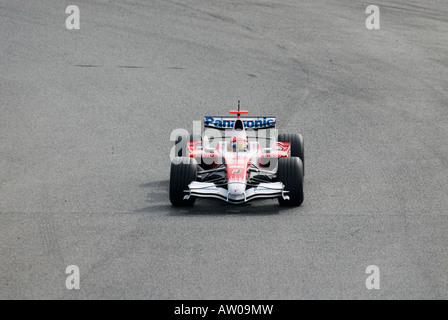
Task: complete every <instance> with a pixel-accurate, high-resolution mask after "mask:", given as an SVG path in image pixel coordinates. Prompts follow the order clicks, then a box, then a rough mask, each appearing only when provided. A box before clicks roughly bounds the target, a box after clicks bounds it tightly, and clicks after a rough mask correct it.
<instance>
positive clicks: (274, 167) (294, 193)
mask: <svg viewBox="0 0 448 320" xmlns="http://www.w3.org/2000/svg"><path fill="white" fill-rule="evenodd" d="M230 114H235V115H236V118H234V117H229V116H227V117H225V116H219V117H216V116H208V117H204V121H203V133H202V134H196V135H194V134H193V135H192V134H186V133H185V134H181V135H179V136H177V139H176V142H175V148H174V155H175V157H173V158H172V161H171V173H170V201H171V203H172V205H174V206H191V205H193V203H194V202H195V200H196V198H199V197H203V198H217V199H221V200H224V201H226V202H229V203H235V204H240V203H246V202H248V201H250V200H253V199H258V198H278V201H279V203H280V205H284V206H300V205H301V204H302V202H303V177H304V174H305V171H304V170H305V168H304V163H305V157H304V142H303V137H302V135H300V134H279V135H278V136H277V130H276V118H275V117H248V116H241V115H242V114H248V111H240V106H239V103H238V110H237V111H230ZM266 131H269V133H270V134H269V136H267V134H266ZM262 132H264V134H262ZM262 143H263V144H264V146H265V147H263V146H262Z"/></svg>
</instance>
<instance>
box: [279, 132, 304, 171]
mask: <svg viewBox="0 0 448 320" xmlns="http://www.w3.org/2000/svg"><path fill="white" fill-rule="evenodd" d="M278 141H280V142H289V143H290V144H291V157H299V158H300V160H302V166H303V175H305V144H304V141H303V136H302V135H301V134H297V133H281V134H279V135H278Z"/></svg>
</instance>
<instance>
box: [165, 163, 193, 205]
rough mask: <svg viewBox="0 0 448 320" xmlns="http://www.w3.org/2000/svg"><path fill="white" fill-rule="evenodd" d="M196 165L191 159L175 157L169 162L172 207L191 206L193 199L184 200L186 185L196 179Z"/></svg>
mask: <svg viewBox="0 0 448 320" xmlns="http://www.w3.org/2000/svg"><path fill="white" fill-rule="evenodd" d="M197 170H198V164H197V162H196V160H195V159H193V158H186V157H176V158H174V159H173V160H172V162H171V172H170V202H171V204H172V205H173V206H192V205H193V204H194V202H195V201H196V198H195V197H190V198H189V199H187V200H185V199H184V196H185V195H187V194H188V193H187V192H184V190H188V185H189V184H190V183H191V182H193V181H194V180H195V179H196V175H197Z"/></svg>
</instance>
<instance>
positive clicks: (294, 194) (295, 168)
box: [277, 157, 303, 207]
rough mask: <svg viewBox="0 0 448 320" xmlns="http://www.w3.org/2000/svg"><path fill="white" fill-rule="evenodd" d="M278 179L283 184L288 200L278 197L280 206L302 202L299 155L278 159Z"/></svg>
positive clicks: (301, 167)
mask: <svg viewBox="0 0 448 320" xmlns="http://www.w3.org/2000/svg"><path fill="white" fill-rule="evenodd" d="M277 177H278V181H280V182H281V183H283V184H284V185H285V191H289V192H288V193H287V194H286V195H288V196H289V200H285V199H283V197H279V198H278V202H279V204H280V205H282V206H289V207H298V206H300V205H301V204H302V202H303V165H302V160H301V159H300V158H299V157H290V158H280V159H278V169H277Z"/></svg>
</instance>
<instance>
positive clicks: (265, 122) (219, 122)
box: [204, 116, 276, 130]
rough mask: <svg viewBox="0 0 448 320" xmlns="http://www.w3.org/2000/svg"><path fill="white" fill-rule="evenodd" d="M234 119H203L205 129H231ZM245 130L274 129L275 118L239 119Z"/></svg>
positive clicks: (214, 117)
mask: <svg viewBox="0 0 448 320" xmlns="http://www.w3.org/2000/svg"><path fill="white" fill-rule="evenodd" d="M235 120H236V119H235V118H232V117H216V116H208V117H204V127H205V128H215V129H221V130H225V129H232V128H233V125H234V124H235ZM241 120H242V121H243V123H244V127H245V128H246V129H254V130H258V129H271V128H275V122H276V118H275V117H241Z"/></svg>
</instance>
